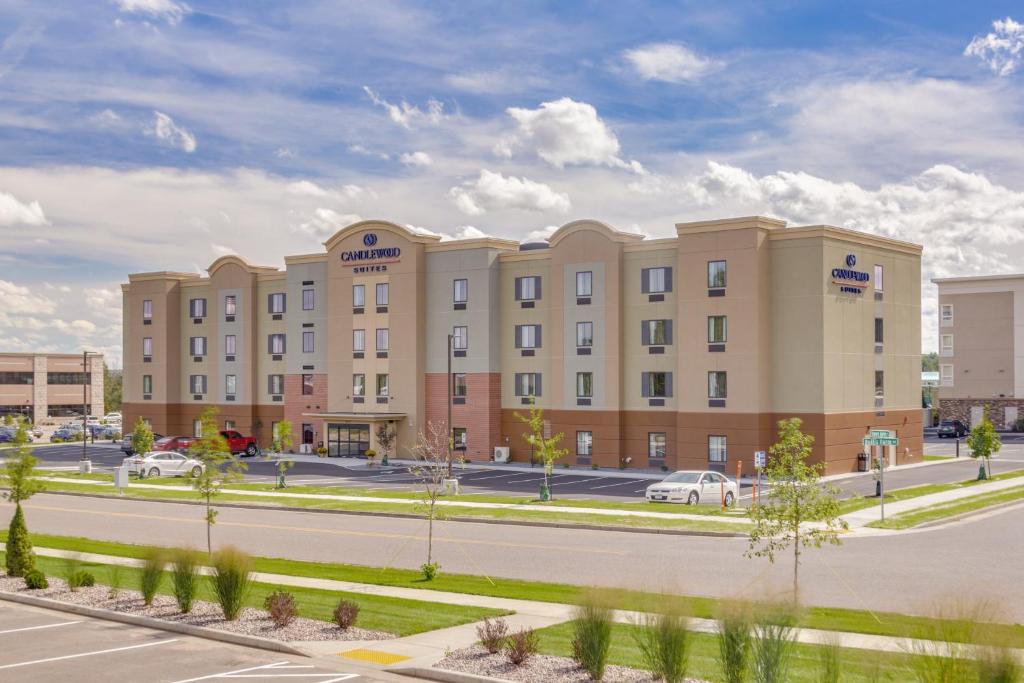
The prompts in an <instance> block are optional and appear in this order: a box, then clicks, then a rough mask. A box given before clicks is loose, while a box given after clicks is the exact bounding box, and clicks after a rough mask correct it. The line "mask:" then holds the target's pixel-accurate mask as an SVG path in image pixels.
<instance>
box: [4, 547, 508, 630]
mask: <svg viewBox="0 0 1024 683" xmlns="http://www.w3.org/2000/svg"><path fill="white" fill-rule="evenodd" d="M2 556H3V553H2V552H0V557H2ZM36 566H37V567H38V568H39V569H40V570H41V571H43V573H45V574H46V575H47V576H56V577H62V576H63V575H64V573H65V570H66V568H67V566H68V562H67V561H66V560H62V559H59V558H53V557H36ZM80 566H81V568H82V569H85V570H87V571H89V572H91V573H92V574H93V576H95V577H96V583H98V584H102V585H105V586H110V585H112V584H114V583H116V584H117V585H119V586H120V587H121V588H123V589H131V590H138V586H139V577H140V575H141V571H140V570H139V569H136V568H134V567H117V568H116V569H115V566H114V565H107V564H97V563H95V562H81V563H80ZM115 576H116V577H117V581H115V580H114V577H115ZM277 588H278V586H274V585H271V584H266V583H254V584H253V586H252V590H251V591H250V593H249V596H248V598H247V599H246V605H248V606H249V607H257V608H260V609H262V608H263V600H264V598H266V596H267V594H268V593H270V592H271V591H273V590H275V589H277ZM284 590H287V591H288V592H289V593H291V594H292V595H293V596H294V597H295V601H296V602H297V603H298V608H299V614H300V615H301V616H304V617H309V618H310V619H319V620H321V621H327V622H330V621H332V620H333V617H332V613H333V610H334V608H335V606H337V604H338V600H340V599H342V598H345V599H346V600H353V601H355V602H357V603H359V608H360V609H359V621H358V622H357V625H358V626H361V627H362V628H367V629H371V630H374V631H387V632H388V633H394V634H396V635H399V636H408V635H412V634H414V633H423V632H424V631H433V630H436V629H441V628H448V627H450V626H458V625H459V624H466V623H471V622H474V621H480V620H481V619H483V618H484V617H493V616H501V615H505V614H509V612H506V611H503V610H495V609H487V608H483V607H464V606H461V605H448V604H444V603H439V602H429V601H423V600H406V599H402V598H390V597H385V596H379V595H363V594H360V593H345V592H341V591H325V590H317V589H313V588H298V587H291V586H286V587H284ZM159 592H160V593H162V594H164V595H171V594H172V593H171V576H170V574H169V573H167V574H165V576H164V580H163V583H162V584H161V585H160V590H159ZM198 597H199V599H201V600H209V601H211V602H216V599H215V598H214V594H213V592H212V589H211V588H210V583H209V581H207V580H205V579H203V580H201V581H200V589H199V593H198Z"/></svg>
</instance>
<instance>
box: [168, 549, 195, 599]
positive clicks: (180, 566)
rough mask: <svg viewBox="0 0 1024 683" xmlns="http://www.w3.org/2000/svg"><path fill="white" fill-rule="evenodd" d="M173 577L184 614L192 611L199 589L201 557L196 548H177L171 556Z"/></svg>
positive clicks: (175, 595) (176, 595) (176, 593)
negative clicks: (197, 554)
mask: <svg viewBox="0 0 1024 683" xmlns="http://www.w3.org/2000/svg"><path fill="white" fill-rule="evenodd" d="M171 579H172V581H173V583H174V599H175V601H176V602H177V603H178V609H180V610H181V613H182V614H188V613H189V612H191V611H192V605H193V603H194V602H195V600H196V591H197V590H198V589H199V558H198V557H197V556H196V553H195V551H194V550H189V549H181V550H175V551H174V554H173V555H172V557H171Z"/></svg>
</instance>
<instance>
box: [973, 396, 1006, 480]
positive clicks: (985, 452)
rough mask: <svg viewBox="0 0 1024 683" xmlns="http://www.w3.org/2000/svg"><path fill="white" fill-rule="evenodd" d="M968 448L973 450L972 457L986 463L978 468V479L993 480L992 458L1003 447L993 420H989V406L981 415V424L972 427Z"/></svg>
mask: <svg viewBox="0 0 1024 683" xmlns="http://www.w3.org/2000/svg"><path fill="white" fill-rule="evenodd" d="M967 447H968V448H970V449H971V457H972V458H975V459H976V460H982V461H984V463H983V464H982V465H981V466H980V467H979V468H978V479H991V478H992V456H993V455H995V454H996V453H998V452H999V449H1001V448H1002V447H1003V440H1002V439H1000V438H999V433H998V432H996V428H995V426H994V425H993V424H992V420H990V419H988V406H985V410H984V412H983V413H982V415H981V422H979V423H978V424H976V425H974V426H973V427H971V433H970V434H969V435H968V436H967Z"/></svg>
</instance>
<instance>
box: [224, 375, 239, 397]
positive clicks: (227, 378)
mask: <svg viewBox="0 0 1024 683" xmlns="http://www.w3.org/2000/svg"><path fill="white" fill-rule="evenodd" d="M237 388H238V378H237V377H236V376H235V375H224V393H225V394H227V395H228V396H234V395H235V393H236V389H237Z"/></svg>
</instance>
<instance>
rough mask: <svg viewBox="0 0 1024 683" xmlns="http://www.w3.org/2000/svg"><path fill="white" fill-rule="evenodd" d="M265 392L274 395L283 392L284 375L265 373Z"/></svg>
mask: <svg viewBox="0 0 1024 683" xmlns="http://www.w3.org/2000/svg"><path fill="white" fill-rule="evenodd" d="M267 393H268V394H272V395H274V396H280V395H281V394H283V393H284V375H267Z"/></svg>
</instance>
